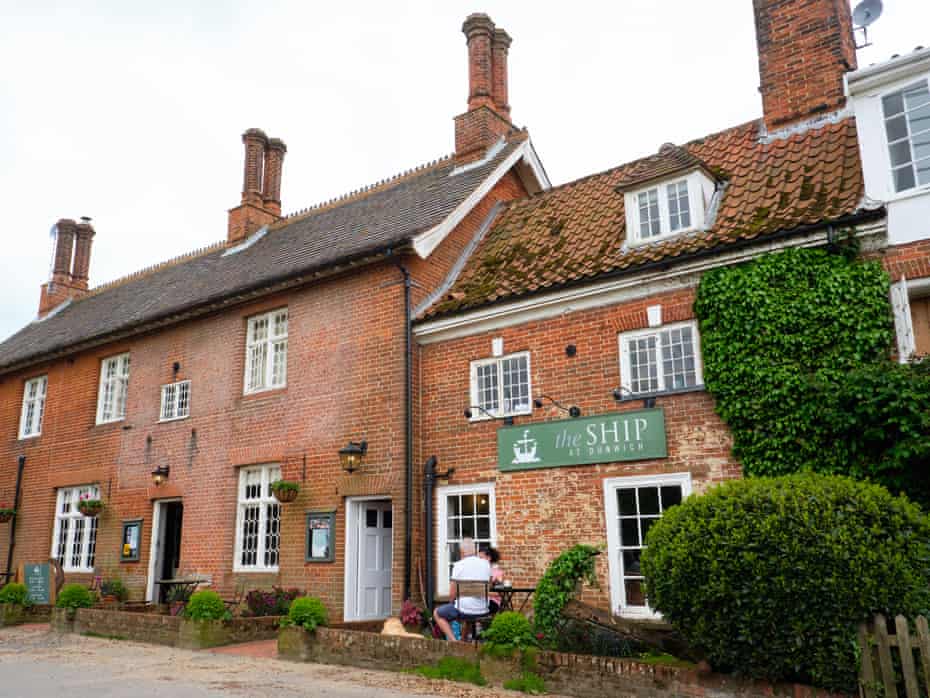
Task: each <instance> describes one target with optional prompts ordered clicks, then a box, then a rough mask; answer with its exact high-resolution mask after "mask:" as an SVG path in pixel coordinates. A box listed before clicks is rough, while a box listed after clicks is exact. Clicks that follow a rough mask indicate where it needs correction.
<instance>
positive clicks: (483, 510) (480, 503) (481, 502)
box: [475, 494, 491, 516]
mask: <svg viewBox="0 0 930 698" xmlns="http://www.w3.org/2000/svg"><path fill="white" fill-rule="evenodd" d="M477 497H478V499H477V506H476V507H475V511H476V512H477V513H478V514H484V515H485V516H487V515H488V514H489V513H490V512H491V498H490V497H489V496H488V495H486V494H479V495H477Z"/></svg>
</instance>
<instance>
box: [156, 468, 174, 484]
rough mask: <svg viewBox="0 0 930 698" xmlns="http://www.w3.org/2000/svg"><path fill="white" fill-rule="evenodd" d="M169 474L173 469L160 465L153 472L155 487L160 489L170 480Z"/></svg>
mask: <svg viewBox="0 0 930 698" xmlns="http://www.w3.org/2000/svg"><path fill="white" fill-rule="evenodd" d="M169 472H171V468H170V467H169V466H167V465H159V466H158V467H157V468H155V470H153V471H152V482H154V483H155V487H160V486H161V485H163V484H164V483H165V482H166V481H167V480H168V473H169Z"/></svg>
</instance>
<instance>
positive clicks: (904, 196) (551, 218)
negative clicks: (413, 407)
mask: <svg viewBox="0 0 930 698" xmlns="http://www.w3.org/2000/svg"><path fill="white" fill-rule="evenodd" d="M753 7H754V12H755V24H756V38H757V47H758V59H759V71H760V92H761V95H762V103H763V115H762V118H760V119H758V120H756V121H752V122H750V123H745V124H740V125H737V126H734V127H731V128H727V129H724V130H722V131H719V132H717V133H713V134H710V135H707V136H705V137H703V138H699V139H696V140H693V141H691V142H688V143H685V144H683V145H674V144H665V145H662V146H661V147H660V148H659V149H658V152H657V153H655V154H654V155H651V156H648V157H645V158H642V159H640V160H637V161H634V162H630V163H626V164H622V165H620V166H618V167H615V168H612V169H610V170H607V171H605V172H601V173H598V174H593V175H591V176H588V177H584V178H582V179H579V180H577V181H574V182H569V183H567V184H564V185H561V186H557V187H554V188H552V189H549V190H547V191H543V192H540V193H539V194H536V195H533V196H529V197H526V198H523V199H518V200H514V201H512V202H509V203H507V204H505V205H504V206H503V209H502V211H501V213H500V215H499V216H498V217H497V218H496V219H495V221H494V224H493V225H492V226H491V227H490V229H489V230H488V232H487V234H486V235H485V236H484V237H483V238H482V241H481V244H480V245H479V246H478V248H477V249H476V251H475V253H474V254H473V255H472V256H471V257H470V259H469V261H468V263H467V264H466V265H465V266H464V268H463V269H462V270H461V272H460V273H458V274H457V275H456V277H455V279H454V281H453V282H452V283H451V284H450V287H449V289H448V290H447V291H446V292H445V293H443V295H442V297H441V298H439V299H437V302H436V303H434V304H432V305H431V306H430V307H429V308H428V309H426V310H425V311H424V312H422V314H421V315H420V316H419V318H418V320H417V322H416V324H415V328H414V334H415V337H416V340H417V342H418V344H419V345H420V371H421V376H422V382H421V386H420V391H419V404H418V410H419V417H418V422H417V427H418V430H419V437H418V439H417V447H418V448H419V449H420V451H419V456H420V460H421V461H422V460H425V459H426V458H428V457H430V456H433V457H435V459H436V460H435V461H434V462H435V468H436V469H437V470H438V471H439V472H441V473H446V472H447V471H449V470H451V471H452V472H451V475H450V476H449V477H447V478H444V479H441V480H440V481H438V482H436V483H435V485H436V490H435V495H434V497H433V501H432V502H430V505H431V507H432V511H431V513H430V514H431V515H430V516H424V517H422V518H423V519H426V520H428V522H429V525H431V526H432V530H431V531H430V532H429V535H430V536H432V537H434V538H435V540H436V543H435V545H434V546H433V553H434V556H433V559H432V562H433V564H434V566H435V568H436V569H437V570H438V571H437V573H436V574H435V582H436V585H437V591H438V593H439V594H442V593H444V592H445V591H446V589H447V588H448V582H447V577H448V575H447V573H446V572H445V570H446V569H447V565H448V564H449V562H450V560H451V559H453V558H455V556H456V555H457V554H458V544H459V543H460V542H461V539H462V538H463V537H466V536H472V537H475V538H477V539H478V540H479V541H482V542H489V543H494V544H496V545H497V546H498V547H499V549H500V550H501V553H502V555H503V563H502V564H503V567H504V569H505V570H506V575H507V576H508V577H510V578H511V579H512V580H513V581H514V583H516V584H518V585H520V584H532V583H533V582H535V581H536V580H537V579H539V577H540V575H541V574H542V573H543V572H544V570H545V567H546V565H547V564H548V563H549V561H551V560H552V559H553V558H554V557H555V556H556V555H557V554H558V553H560V552H561V551H563V550H565V549H566V548H567V547H569V546H571V545H573V544H575V543H578V542H585V543H592V544H604V545H606V550H607V553H606V554H605V555H603V556H601V557H600V558H599V559H598V563H597V564H598V575H599V578H600V582H601V584H600V589H599V590H592V591H588V592H586V594H588V596H589V598H588V599H587V600H588V601H590V602H592V603H595V604H597V605H599V606H601V607H605V608H606V607H609V608H610V609H611V610H612V611H613V612H615V613H618V614H620V615H625V616H630V617H650V616H652V612H651V610H650V609H649V607H648V605H647V603H646V601H645V598H644V596H643V593H642V577H641V574H640V568H639V556H640V550H641V549H642V546H643V537H644V535H645V532H646V530H647V529H648V527H649V526H650V525H651V523H652V522H654V521H655V520H656V518H658V517H659V516H661V513H662V511H663V510H664V509H665V508H666V507H667V506H669V505H673V504H675V503H677V502H678V501H679V500H680V499H681V498H682V497H684V496H687V494H688V493H690V492H700V491H703V490H705V489H706V488H707V487H708V486H709V485H711V484H712V483H714V482H718V481H720V480H723V479H726V478H734V477H739V476H740V474H741V468H740V464H739V463H738V462H737V461H736V460H735V459H734V457H733V456H732V454H731V438H730V434H729V432H728V430H727V429H726V427H725V425H724V424H723V423H722V422H721V420H720V418H719V417H718V416H717V414H716V413H715V409H714V401H713V399H712V397H711V396H710V395H709V394H708V393H707V392H706V391H705V390H704V386H703V380H702V369H701V346H700V335H699V328H698V326H697V322H696V319H695V315H694V311H693V308H692V306H693V302H694V299H695V293H696V290H697V285H698V282H699V280H700V278H701V275H702V273H703V272H704V271H705V270H708V269H712V268H715V267H719V266H722V265H731V264H736V263H739V262H741V261H745V260H748V259H752V258H753V257H756V256H758V255H760V254H763V253H766V252H770V251H774V250H780V249H786V248H790V247H797V246H805V247H811V246H825V245H827V244H828V242H829V241H830V240H831V238H832V237H833V235H834V234H835V233H836V232H837V231H840V230H843V231H850V232H851V233H852V234H853V235H855V236H856V237H857V238H858V239H859V241H860V243H861V245H862V250H863V251H864V253H865V254H867V255H870V256H878V257H881V258H882V259H883V261H884V264H885V266H886V268H887V269H888V270H889V272H890V273H891V275H892V276H893V277H894V279H895V280H898V279H903V280H901V281H900V282H898V283H897V284H896V288H897V291H896V295H895V294H893V296H895V298H896V299H897V300H896V302H895V309H896V322H897V323H898V330H899V331H898V335H899V353H900V355H901V357H902V360H903V359H905V358H906V357H908V356H909V355H911V354H912V353H913V352H914V351H915V350H916V351H918V352H919V353H927V352H928V351H930V341H928V340H930V331H928V329H927V327H928V325H927V313H926V308H927V306H926V303H927V298H928V296H930V282H928V279H930V268H928V264H930V257H928V251H930V242H928V238H930V235H928V233H930V230H928V228H927V225H926V221H927V220H928V219H930V218H928V214H930V187H928V186H927V185H928V184H930V158H928V159H922V158H927V157H928V156H930V146H928V145H927V143H928V142H930V130H927V129H930V96H928V93H927V78H928V75H930V58H928V55H930V54H928V52H927V51H926V50H920V51H916V52H915V53H914V54H913V55H910V56H907V57H905V58H896V59H893V60H892V61H890V62H889V63H888V64H882V65H880V66H873V67H870V68H866V69H863V70H858V71H856V70H855V68H856V54H855V46H854V42H853V31H852V24H851V18H850V11H849V6H848V4H847V3H846V2H845V0H788V1H784V0H779V1H777V2H776V1H774V0H755V1H754V3H753ZM850 71H853V72H850ZM847 74H848V78H847ZM902 91H903V92H902ZM848 94H851V95H852V97H853V100H852V102H854V103H851V102H850V101H847V95H848ZM902 95H903V96H902ZM879 98H880V99H879ZM883 100H884V101H883ZM882 104H884V105H885V111H884V113H882V112H881V111H879V110H881V108H882ZM864 119H865V121H864ZM905 121H907V124H906V125H905V124H904V122H905ZM886 127H887V129H888V138H891V136H892V128H894V129H895V132H894V134H893V135H894V137H895V138H896V139H897V140H892V141H889V140H888V139H887V138H886V134H885V129H886ZM902 144H903V145H902ZM889 147H890V150H889ZM908 148H910V149H911V150H907V149H908ZM905 151H907V152H906V153H905ZM911 151H913V152H911ZM889 153H890V155H889ZM889 158H890V160H889ZM863 163H865V168H863ZM890 174H893V175H894V179H893V180H892V179H890V178H889V175H890ZM891 182H893V183H894V186H895V187H900V188H898V189H891V190H889V183H891ZM886 206H887V209H886ZM886 210H887V213H886ZM897 210H900V211H901V213H897V214H896V211H897ZM909 298H910V307H909V308H908V300H909ZM909 333H910V334H909ZM915 336H916V341H915V339H914V337H915ZM924 337H925V338H926V339H923V338H924ZM466 408H467V409H468V416H464V415H465V412H464V410H465V409H466ZM573 413H574V414H573ZM579 413H580V414H579ZM502 421H503V422H504V423H503V424H502Z"/></svg>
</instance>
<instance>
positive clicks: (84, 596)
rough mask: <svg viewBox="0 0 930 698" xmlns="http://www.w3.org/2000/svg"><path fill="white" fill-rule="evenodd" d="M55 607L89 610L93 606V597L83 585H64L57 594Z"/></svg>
mask: <svg viewBox="0 0 930 698" xmlns="http://www.w3.org/2000/svg"><path fill="white" fill-rule="evenodd" d="M55 605H56V606H57V607H58V608H90V607H91V606H93V605H94V595H93V594H92V593H91V592H90V589H88V588H87V587H86V586H84V585H83V584H65V585H64V586H63V587H62V588H61V591H60V592H58V599H57V600H56V601H55Z"/></svg>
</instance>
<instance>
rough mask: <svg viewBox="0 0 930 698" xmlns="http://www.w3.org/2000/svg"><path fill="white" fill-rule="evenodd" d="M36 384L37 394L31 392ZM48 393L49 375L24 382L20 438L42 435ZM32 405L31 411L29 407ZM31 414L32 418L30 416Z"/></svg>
mask: <svg viewBox="0 0 930 698" xmlns="http://www.w3.org/2000/svg"><path fill="white" fill-rule="evenodd" d="M33 386H35V396H34V397H32V398H30V397H29V392H30V390H31V389H32V388H33ZM47 395H48V375H44V376H36V377H35V378H30V379H29V380H27V381H26V382H25V383H24V384H23V407H22V410H21V412H20V415H19V438H21V439H32V438H35V437H36V436H41V435H42V421H43V419H44V418H45V400H46V397H47ZM30 407H32V412H31V413H30V411H29V408H30ZM30 416H31V418H30Z"/></svg>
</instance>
